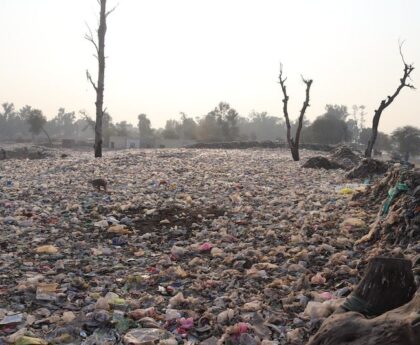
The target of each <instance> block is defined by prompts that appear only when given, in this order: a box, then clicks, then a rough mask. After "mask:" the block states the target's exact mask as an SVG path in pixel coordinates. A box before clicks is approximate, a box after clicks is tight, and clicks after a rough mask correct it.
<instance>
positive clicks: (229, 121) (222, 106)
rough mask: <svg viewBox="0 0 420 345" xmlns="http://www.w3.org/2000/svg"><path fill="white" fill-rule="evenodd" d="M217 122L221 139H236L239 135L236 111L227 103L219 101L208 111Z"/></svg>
mask: <svg viewBox="0 0 420 345" xmlns="http://www.w3.org/2000/svg"><path fill="white" fill-rule="evenodd" d="M209 114H210V116H211V117H214V119H215V120H216V123H217V127H218V128H219V130H220V131H221V137H222V140H225V141H232V140H236V139H237V138H238V135H239V127H238V116H239V114H238V112H237V111H236V110H235V109H233V108H231V107H230V105H229V103H226V102H220V103H219V105H218V106H217V107H216V108H214V110H212V111H211V112H210V113H209Z"/></svg>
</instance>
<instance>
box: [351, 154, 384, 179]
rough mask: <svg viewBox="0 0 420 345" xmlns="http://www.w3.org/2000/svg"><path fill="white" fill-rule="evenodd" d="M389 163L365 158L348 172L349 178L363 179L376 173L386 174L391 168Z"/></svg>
mask: <svg viewBox="0 0 420 345" xmlns="http://www.w3.org/2000/svg"><path fill="white" fill-rule="evenodd" d="M389 166H390V165H389V163H388V162H384V161H379V160H376V159H372V158H364V159H362V160H361V162H360V163H359V164H358V165H356V166H355V167H354V168H352V169H351V170H350V171H349V172H348V173H347V174H346V176H347V178H349V179H353V178H358V179H363V178H371V177H372V176H374V175H382V174H385V173H386V172H387V170H388V168H389Z"/></svg>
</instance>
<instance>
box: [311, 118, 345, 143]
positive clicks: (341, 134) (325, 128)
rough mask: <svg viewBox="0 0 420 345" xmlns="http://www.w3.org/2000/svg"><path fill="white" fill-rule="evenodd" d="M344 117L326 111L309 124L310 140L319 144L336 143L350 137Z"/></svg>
mask: <svg viewBox="0 0 420 345" xmlns="http://www.w3.org/2000/svg"><path fill="white" fill-rule="evenodd" d="M344 119H345V117H342V116H337V115H336V114H334V113H331V112H327V113H326V114H324V115H322V116H318V117H317V118H316V119H315V121H314V122H313V123H312V125H311V126H310V132H311V135H312V138H311V139H312V140H313V141H314V142H316V143H319V144H338V143H341V142H343V141H346V140H348V139H349V138H350V135H349V134H350V133H349V131H348V129H347V124H346V122H345V121H344Z"/></svg>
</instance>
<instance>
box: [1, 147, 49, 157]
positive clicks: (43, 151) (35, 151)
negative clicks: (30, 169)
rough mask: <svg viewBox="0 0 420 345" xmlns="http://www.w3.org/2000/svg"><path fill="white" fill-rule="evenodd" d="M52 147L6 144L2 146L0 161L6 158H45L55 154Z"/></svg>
mask: <svg viewBox="0 0 420 345" xmlns="http://www.w3.org/2000/svg"><path fill="white" fill-rule="evenodd" d="M55 154H56V152H55V151H54V150H52V149H51V148H47V147H44V146H36V145H29V146H27V145H21V144H14V145H4V146H3V147H0V161H1V160H6V159H43V158H46V157H51V156H53V155H55Z"/></svg>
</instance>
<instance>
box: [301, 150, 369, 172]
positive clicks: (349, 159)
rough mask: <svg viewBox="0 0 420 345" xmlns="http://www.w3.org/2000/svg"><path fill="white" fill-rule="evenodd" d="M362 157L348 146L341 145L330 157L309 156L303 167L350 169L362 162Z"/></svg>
mask: <svg viewBox="0 0 420 345" xmlns="http://www.w3.org/2000/svg"><path fill="white" fill-rule="evenodd" d="M360 159H361V158H360V157H359V156H358V155H356V154H355V153H354V152H353V151H352V150H351V149H350V148H349V147H348V146H345V145H339V146H337V147H336V148H335V149H334V150H333V151H332V152H331V154H330V156H329V157H325V156H316V157H312V158H309V160H308V161H307V162H306V163H305V164H304V165H303V167H304V168H312V169H344V170H350V169H352V168H353V167H354V166H355V165H356V164H358V163H359V162H360Z"/></svg>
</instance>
